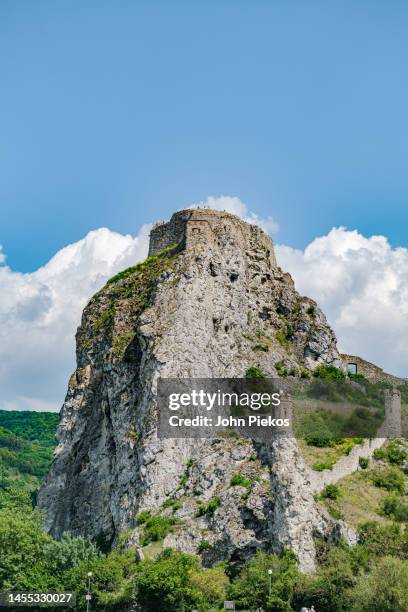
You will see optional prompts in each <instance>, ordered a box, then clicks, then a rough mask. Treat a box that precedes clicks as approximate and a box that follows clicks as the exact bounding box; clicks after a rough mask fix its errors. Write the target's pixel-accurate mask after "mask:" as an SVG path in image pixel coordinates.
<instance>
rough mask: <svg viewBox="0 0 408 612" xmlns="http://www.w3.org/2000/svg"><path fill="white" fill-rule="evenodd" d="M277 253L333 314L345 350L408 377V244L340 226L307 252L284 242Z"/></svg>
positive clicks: (299, 285) (298, 283)
mask: <svg viewBox="0 0 408 612" xmlns="http://www.w3.org/2000/svg"><path fill="white" fill-rule="evenodd" d="M276 252H277V259H278V263H279V265H280V266H281V267H282V268H283V269H285V270H288V271H289V272H290V273H291V274H292V275H293V278H294V280H295V283H296V286H297V288H298V290H299V291H300V292H301V293H303V294H305V295H308V296H310V297H312V298H314V299H315V300H316V301H317V302H318V304H319V305H320V306H321V308H322V309H323V311H324V312H325V314H326V315H327V317H328V320H329V322H330V323H331V325H332V326H333V328H334V330H335V332H336V334H337V338H338V341H339V347H340V349H341V350H343V351H344V352H347V353H351V354H356V355H359V356H361V357H364V358H366V359H368V360H370V361H373V362H374V363H377V364H378V365H380V366H381V367H384V369H385V370H387V371H389V372H391V373H395V374H399V375H400V376H404V377H406V376H408V344H407V341H406V339H407V337H408V317H407V315H408V249H406V248H393V247H392V246H391V245H390V244H389V242H388V240H387V238H385V237H384V236H371V237H369V238H366V237H364V236H362V235H361V234H360V233H358V232H357V231H348V230H346V229H345V228H344V227H339V228H333V229H332V230H331V231H330V232H329V233H328V235H327V236H322V237H319V238H316V239H315V240H313V241H312V242H311V243H310V244H309V245H308V246H307V247H306V248H305V250H304V251H300V250H297V249H293V248H291V247H288V246H283V245H280V246H277V247H276Z"/></svg>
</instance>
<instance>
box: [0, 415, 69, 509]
mask: <svg viewBox="0 0 408 612" xmlns="http://www.w3.org/2000/svg"><path fill="white" fill-rule="evenodd" d="M57 419H58V415H57V414H55V413H48V412H9V411H6V410H0V423H1V425H0V508H2V507H4V506H6V505H7V504H8V503H9V502H11V501H12V500H18V499H20V500H26V499H29V500H32V502H33V503H34V502H35V499H36V495H37V491H38V488H39V486H40V482H41V479H42V478H43V477H44V476H45V474H46V472H47V470H48V467H49V465H50V463H51V460H52V452H53V447H54V446H55V428H56V423H57ZM30 503H31V502H30Z"/></svg>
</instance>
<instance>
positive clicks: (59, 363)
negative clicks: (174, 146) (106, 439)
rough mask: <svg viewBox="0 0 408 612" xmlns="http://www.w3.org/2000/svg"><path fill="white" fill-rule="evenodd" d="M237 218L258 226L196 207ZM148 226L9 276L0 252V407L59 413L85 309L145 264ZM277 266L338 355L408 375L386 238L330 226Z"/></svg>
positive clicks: (402, 299) (399, 295) (397, 258)
mask: <svg viewBox="0 0 408 612" xmlns="http://www.w3.org/2000/svg"><path fill="white" fill-rule="evenodd" d="M196 205H200V206H209V207H211V208H215V209H217V210H226V211H228V212H231V213H234V214H237V215H239V216H241V217H242V218H244V219H245V220H247V221H250V222H251V223H257V224H258V225H261V226H263V227H264V229H266V230H269V231H272V230H276V224H275V223H274V222H273V220H272V219H271V218H268V219H266V220H265V219H259V218H258V217H257V215H255V214H254V213H252V212H251V211H249V210H248V208H247V206H246V205H245V204H244V203H243V202H241V200H240V199H239V198H235V197H230V196H222V197H219V198H213V197H210V198H208V199H207V200H206V201H205V202H202V203H200V204H196ZM150 227H151V226H148V225H146V226H143V227H142V228H141V230H140V232H139V233H138V235H137V236H135V237H132V236H130V235H122V234H118V233H115V232H112V231H110V230H109V229H106V228H101V229H98V230H95V231H92V232H89V234H88V235H87V236H85V238H83V239H82V240H79V241H78V242H76V243H74V244H71V245H69V246H67V247H65V248H63V249H61V250H60V251H59V252H58V253H57V254H56V255H55V256H54V257H53V258H52V259H51V260H50V261H49V262H48V263H47V264H46V265H45V266H43V267H41V268H39V269H38V270H36V271H35V272H33V273H30V274H21V273H19V272H15V271H13V270H11V269H10V268H9V267H8V266H7V265H6V264H5V261H6V260H5V256H4V254H3V252H2V250H1V247H0V408H6V409H10V410H19V409H26V410H58V409H59V407H60V405H61V403H62V400H63V397H64V393H65V390H66V386H67V380H68V376H69V374H70V373H71V372H72V370H73V368H74V366H75V331H76V328H77V326H78V324H79V322H80V317H81V312H82V309H83V307H84V305H85V304H86V302H87V301H88V299H89V298H90V296H91V295H92V294H93V293H95V292H96V291H98V290H99V289H100V288H101V287H102V286H103V285H104V283H105V282H106V280H107V279H108V278H110V277H111V276H112V275H114V274H116V273H117V272H118V271H120V270H122V269H124V268H126V267H128V266H130V265H133V264H134V263H135V262H137V261H140V260H142V259H144V258H145V257H146V255H147V249H148V234H149V231H150ZM276 250H277V257H278V262H279V264H280V265H281V266H282V268H284V269H286V270H288V271H290V272H291V273H292V275H293V276H294V279H295V282H296V285H297V288H298V289H299V290H300V291H301V292H302V293H304V294H305V295H309V296H311V297H313V298H314V299H315V300H316V301H317V302H318V303H319V304H320V306H321V307H322V308H323V310H324V311H325V313H326V314H327V316H328V319H329V322H330V323H331V324H332V326H333V327H334V329H335V331H336V333H337V337H338V339H339V344H340V347H341V349H343V350H344V351H346V352H349V353H356V354H358V355H361V356H362V357H365V358H368V359H370V360H372V361H374V362H376V363H378V364H379V365H381V366H383V367H385V368H386V369H387V370H389V371H391V372H395V373H399V374H401V375H406V374H407V370H408V368H407V364H408V346H407V345H406V342H405V338H406V337H407V332H408V317H407V314H408V312H407V311H408V282H407V281H408V250H407V249H404V248H399V249H394V248H392V247H391V246H390V244H389V243H388V241H387V239H386V238H385V237H383V236H372V237H370V238H365V237H364V236H362V235H361V234H359V233H358V232H356V231H347V230H346V229H344V228H337V229H333V230H332V231H331V232H330V233H329V234H328V235H327V236H322V237H320V238H316V239H315V240H314V241H313V242H311V244H309V245H308V246H307V247H306V249H305V250H304V251H300V250H296V249H293V248H291V247H287V246H283V245H280V246H277V248H276Z"/></svg>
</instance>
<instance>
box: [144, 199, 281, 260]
mask: <svg viewBox="0 0 408 612" xmlns="http://www.w3.org/2000/svg"><path fill="white" fill-rule="evenodd" d="M225 235H228V238H229V239H231V236H232V237H234V236H236V237H237V245H238V244H243V243H244V244H245V243H247V244H249V245H250V247H251V251H252V252H253V254H255V256H256V251H263V255H264V254H265V253H266V255H267V257H268V258H269V262H270V265H271V267H273V268H276V258H275V251H274V247H273V242H272V239H271V238H270V236H268V235H267V234H266V233H265V232H264V231H263V230H262V229H261V228H260V227H258V226H257V225H252V224H248V223H246V222H245V221H243V220H242V219H240V218H239V217H237V216H236V215H232V214H230V213H227V212H225V211H218V210H212V209H209V208H189V209H185V210H180V211H178V212H176V213H174V214H173V215H172V217H171V219H170V221H165V222H162V223H157V224H156V225H155V226H154V227H153V229H152V231H151V232H150V243H149V257H150V256H151V255H156V254H157V253H160V252H161V251H163V250H164V249H166V248H169V247H170V246H174V245H179V248H180V249H182V250H184V249H188V248H189V247H190V246H193V245H195V244H197V243H201V244H203V245H206V246H207V247H210V246H211V244H213V243H216V244H218V246H222V244H223V237H224V236H225ZM243 239H244V241H243Z"/></svg>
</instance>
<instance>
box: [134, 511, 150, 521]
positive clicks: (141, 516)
mask: <svg viewBox="0 0 408 612" xmlns="http://www.w3.org/2000/svg"><path fill="white" fill-rule="evenodd" d="M151 514H152V513H151V512H150V510H143V512H141V513H140V514H138V516H137V524H138V525H143V524H144V523H146V521H147V520H148V519H149V518H150V517H151Z"/></svg>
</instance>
